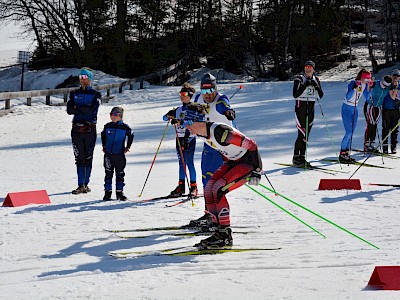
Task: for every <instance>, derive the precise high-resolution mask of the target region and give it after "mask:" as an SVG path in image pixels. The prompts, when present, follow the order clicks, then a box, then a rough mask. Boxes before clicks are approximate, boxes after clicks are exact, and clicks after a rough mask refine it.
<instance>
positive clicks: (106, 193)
mask: <svg viewBox="0 0 400 300" xmlns="http://www.w3.org/2000/svg"><path fill="white" fill-rule="evenodd" d="M111 194H112V191H105V192H104V197H103V200H105V201H109V200H111Z"/></svg>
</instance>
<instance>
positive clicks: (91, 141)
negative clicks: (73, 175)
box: [67, 68, 101, 194]
mask: <svg viewBox="0 0 400 300" xmlns="http://www.w3.org/2000/svg"><path fill="white" fill-rule="evenodd" d="M92 80H93V73H92V71H91V70H90V69H88V68H82V69H81V70H80V72H79V83H80V85H81V86H80V88H79V89H77V90H75V91H72V92H71V93H70V96H69V100H68V102H67V113H68V114H69V115H74V117H73V119H72V130H71V138H72V146H73V150H74V156H75V163H76V170H77V174H78V187H77V188H76V189H75V190H73V191H72V193H73V194H81V193H88V192H90V188H89V187H88V184H89V181H90V174H91V171H92V161H93V152H94V147H95V145H96V136H97V134H96V123H97V112H98V110H99V105H100V98H101V94H100V93H99V92H97V91H96V90H94V89H93V88H92V87H91V83H92Z"/></svg>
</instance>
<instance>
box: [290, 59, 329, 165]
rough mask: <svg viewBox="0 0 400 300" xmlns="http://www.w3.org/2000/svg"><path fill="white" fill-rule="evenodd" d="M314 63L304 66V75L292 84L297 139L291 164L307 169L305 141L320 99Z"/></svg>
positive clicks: (319, 88)
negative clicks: (316, 102)
mask: <svg viewBox="0 0 400 300" xmlns="http://www.w3.org/2000/svg"><path fill="white" fill-rule="evenodd" d="M314 69H315V63H314V62H312V61H311V60H309V61H307V62H306V63H305V65H304V74H301V75H297V76H296V78H295V79H294V83H293V97H294V98H295V100H296V106H295V113H296V126H297V139H296V142H295V144H294V153H293V164H295V165H298V166H302V167H307V166H310V163H309V162H307V161H306V157H305V155H306V147H307V140H308V138H309V135H310V131H311V128H312V125H313V121H314V105H315V101H317V99H318V97H319V98H322V97H323V96H324V92H323V91H322V89H321V83H320V81H319V78H318V77H317V76H315V75H314Z"/></svg>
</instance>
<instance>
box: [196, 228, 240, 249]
mask: <svg viewBox="0 0 400 300" xmlns="http://www.w3.org/2000/svg"><path fill="white" fill-rule="evenodd" d="M232 245H233V238H232V230H231V228H230V227H219V228H218V229H217V230H216V231H215V232H214V233H213V234H212V235H211V236H210V237H208V238H206V239H204V240H201V241H200V242H199V243H197V244H195V245H194V246H195V247H198V248H200V249H213V248H225V247H232Z"/></svg>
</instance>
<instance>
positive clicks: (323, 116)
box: [317, 97, 342, 169]
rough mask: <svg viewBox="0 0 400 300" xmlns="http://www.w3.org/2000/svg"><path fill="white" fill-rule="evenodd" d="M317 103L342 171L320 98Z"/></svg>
mask: <svg viewBox="0 0 400 300" xmlns="http://www.w3.org/2000/svg"><path fill="white" fill-rule="evenodd" d="M317 102H318V106H319V109H320V110H321V115H322V119H323V120H324V123H325V127H326V131H327V133H328V136H329V138H330V140H331V145H332V150H333V152H334V153H335V155H336V158H337V160H338V162H339V166H340V168H341V169H342V164H341V163H340V159H339V156H338V154H337V152H336V151H335V146H334V145H333V139H332V135H331V133H330V132H329V128H328V123H327V122H326V118H325V115H324V112H323V110H322V106H321V103H320V101H319V98H318V97H317Z"/></svg>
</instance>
